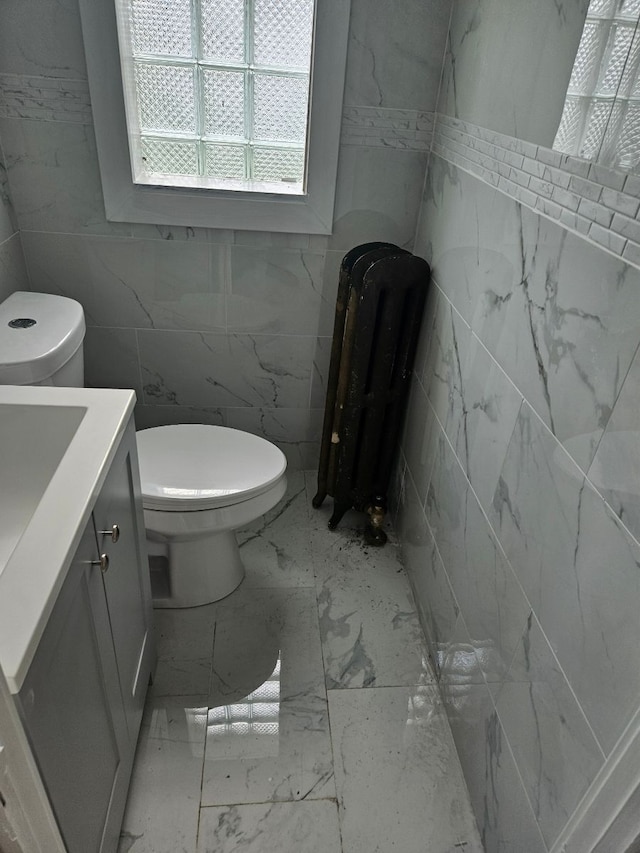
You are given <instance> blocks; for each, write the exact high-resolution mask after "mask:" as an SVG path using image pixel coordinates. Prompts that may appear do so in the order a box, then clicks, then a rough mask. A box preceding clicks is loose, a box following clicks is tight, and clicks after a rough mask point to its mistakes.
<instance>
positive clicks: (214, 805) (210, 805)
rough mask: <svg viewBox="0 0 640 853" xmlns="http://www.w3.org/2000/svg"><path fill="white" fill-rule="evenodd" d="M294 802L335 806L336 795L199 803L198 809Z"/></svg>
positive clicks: (289, 803)
mask: <svg viewBox="0 0 640 853" xmlns="http://www.w3.org/2000/svg"><path fill="white" fill-rule="evenodd" d="M295 803H335V805H336V806H337V805H338V797H315V798H313V799H304V798H303V797H301V798H300V799H296V800H245V801H243V802H241V803H201V804H200V806H199V807H198V810H199V811H204V810H205V809H234V808H241V807H242V806H281V805H282V806H290V805H294V804H295Z"/></svg>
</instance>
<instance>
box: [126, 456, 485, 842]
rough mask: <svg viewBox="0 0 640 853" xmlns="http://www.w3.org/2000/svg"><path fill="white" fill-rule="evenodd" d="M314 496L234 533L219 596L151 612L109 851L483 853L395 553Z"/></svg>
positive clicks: (291, 489)
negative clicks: (149, 679)
mask: <svg viewBox="0 0 640 853" xmlns="http://www.w3.org/2000/svg"><path fill="white" fill-rule="evenodd" d="M315 485H316V483H315V474H314V473H311V474H309V473H307V474H306V475H304V474H300V473H294V474H293V475H292V476H290V478H289V485H288V491H287V495H286V496H285V498H284V500H283V501H282V503H281V504H280V505H279V506H278V507H275V508H274V509H273V510H272V511H271V513H269V514H268V515H267V516H266V517H265V518H264V519H261V520H259V521H257V522H256V523H255V524H254V525H251V526H250V527H249V528H247V529H245V530H243V531H240V532H239V534H238V539H239V543H240V546H241V549H242V553H243V557H244V560H245V563H246V565H247V577H246V579H245V580H244V582H243V583H242V584H241V585H240V586H239V587H238V589H237V590H235V591H234V592H233V593H232V594H231V595H229V596H227V598H225V599H223V600H222V601H218V602H215V603H214V604H211V605H207V606H206V607H198V608H189V609H184V610H157V611H156V612H155V620H156V638H157V644H158V658H159V660H158V668H157V672H156V677H155V680H154V684H153V685H152V687H151V690H150V692H149V697H148V699H147V705H146V708H145V713H144V716H143V720H142V728H141V734H140V739H139V745H138V751H137V754H136V761H135V767H134V774H133V777H132V783H131V788H130V793H129V800H128V805H127V812H126V816H125V821H124V825H123V831H122V835H121V839H120V846H119V850H118V853H227V851H229V853H231V851H233V853H235V852H236V851H238V853H271V851H273V853H276V851H277V853H365V851H366V853H376V852H377V851H379V852H380V853H382V851H384V853H389V851H390V850H392V849H396V850H398V851H399V853H414V850H415V853H418V851H419V853H424V851H425V850H428V851H429V853H460V851H464V853H479V851H480V850H481V847H480V846H478V842H477V835H475V834H474V832H475V830H474V823H473V818H472V817H471V810H470V808H471V807H470V805H469V801H468V798H467V795H466V793H465V791H464V787H461V786H462V781H461V779H462V777H461V775H460V768H459V765H458V764H457V758H456V756H455V753H454V752H453V751H452V750H453V748H452V743H453V742H452V739H451V735H450V732H449V730H448V728H447V722H446V717H445V716H444V715H443V712H442V709H441V703H440V698H439V694H438V688H437V687H436V686H435V682H434V679H433V675H432V670H431V668H430V665H429V664H428V662H427V654H426V647H425V643H424V638H423V636H422V633H421V631H420V628H419V623H418V617H417V613H416V609H415V605H414V603H413V599H412V597H411V592H410V587H409V583H408V580H407V577H406V575H405V573H404V570H403V568H402V564H401V562H400V555H399V548H398V546H396V545H395V544H393V543H394V541H395V540H392V541H391V543H390V544H389V545H387V546H386V547H385V548H381V549H377V548H366V547H365V546H364V545H363V541H362V534H361V530H362V527H363V525H364V516H362V515H359V514H356V513H348V514H347V516H346V517H345V519H344V520H343V523H342V524H341V525H340V527H339V529H338V530H336V531H332V532H330V531H328V530H326V529H325V523H326V519H327V518H328V515H329V514H330V512H331V506H330V505H331V503H332V501H331V500H330V499H328V500H327V506H326V508H323V509H322V510H321V511H320V513H319V514H317V513H316V511H315V510H313V509H311V508H310V499H311V497H313V494H315ZM310 492H312V493H313V494H311V495H310ZM324 515H326V518H325V517H324ZM365 685H366V686H368V687H375V688H379V689H374V690H372V689H367V690H363V689H357V688H361V687H363V686H365ZM386 685H389V686H386ZM327 687H333V688H340V687H350V688H355V689H351V690H340V689H333V690H331V691H330V692H329V694H328V695H329V701H327ZM340 809H341V810H342V835H341V827H340V819H341V818H340V816H339V810H340Z"/></svg>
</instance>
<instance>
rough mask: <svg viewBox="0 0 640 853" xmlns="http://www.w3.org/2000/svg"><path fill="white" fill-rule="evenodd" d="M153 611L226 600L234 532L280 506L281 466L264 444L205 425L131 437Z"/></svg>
mask: <svg viewBox="0 0 640 853" xmlns="http://www.w3.org/2000/svg"><path fill="white" fill-rule="evenodd" d="M137 443H138V459H139V461H140V481H141V484H142V506H143V508H144V523H145V527H146V529H147V541H148V546H149V554H150V565H151V570H152V571H151V578H152V591H153V593H154V606H155V607H193V606H196V605H200V604H208V603H209V602H212V601H218V600H219V599H220V598H224V597H225V596H227V595H229V593H230V592H233V590H234V589H235V588H236V587H237V586H238V584H239V583H240V582H241V581H242V579H243V577H244V566H243V565H242V561H241V559H240V552H239V549H238V544H237V541H236V536H235V532H234V531H235V530H237V529H238V528H240V527H244V526H246V525H248V524H251V523H252V522H253V521H256V520H257V519H258V518H260V516H262V515H264V514H265V513H267V512H268V511H269V510H270V509H272V508H273V507H274V506H276V504H277V503H278V502H279V501H280V500H281V499H282V497H283V496H284V493H285V491H286V488H287V479H286V468H287V460H286V457H285V455H284V453H282V451H281V450H280V449H279V448H277V447H276V446H275V445H273V444H271V442H269V441H266V440H265V439H264V438H259V437H258V436H256V435H252V434H251V433H248V432H242V431H241V430H237V429H229V428H228V427H221V426H206V425H204V424H178V425H176V426H160V427H153V428H151V429H144V430H141V431H140V432H138V434H137Z"/></svg>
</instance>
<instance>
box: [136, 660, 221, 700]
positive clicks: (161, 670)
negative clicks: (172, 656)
mask: <svg viewBox="0 0 640 853" xmlns="http://www.w3.org/2000/svg"><path fill="white" fill-rule="evenodd" d="M210 678H211V657H206V658H197V659H196V660H159V661H158V665H157V667H156V673H155V676H154V679H153V684H152V685H151V687H150V688H149V694H150V695H151V696H187V695H189V694H194V693H204V694H205V695H206V694H207V693H208V691H209V681H210Z"/></svg>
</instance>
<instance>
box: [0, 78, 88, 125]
mask: <svg viewBox="0 0 640 853" xmlns="http://www.w3.org/2000/svg"><path fill="white" fill-rule="evenodd" d="M0 118H25V119H37V120H39V121H65V122H74V123H76V124H91V122H92V116H91V100H90V97H89V84H88V83H87V81H86V80H73V79H68V78H66V77H34V76H31V75H28V74H0Z"/></svg>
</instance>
